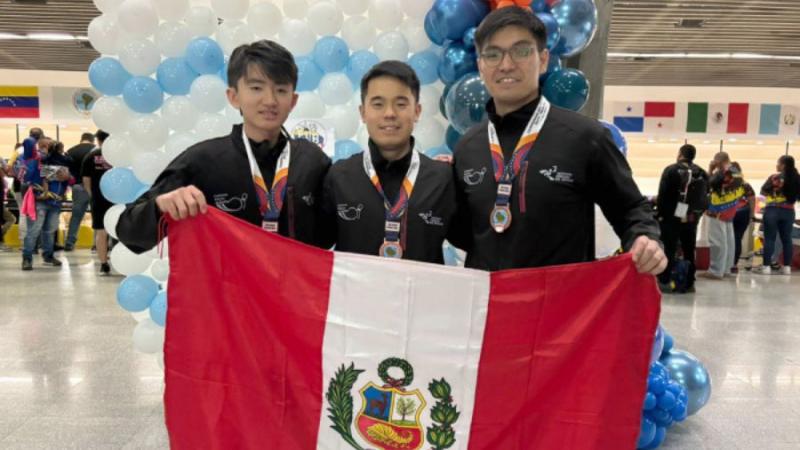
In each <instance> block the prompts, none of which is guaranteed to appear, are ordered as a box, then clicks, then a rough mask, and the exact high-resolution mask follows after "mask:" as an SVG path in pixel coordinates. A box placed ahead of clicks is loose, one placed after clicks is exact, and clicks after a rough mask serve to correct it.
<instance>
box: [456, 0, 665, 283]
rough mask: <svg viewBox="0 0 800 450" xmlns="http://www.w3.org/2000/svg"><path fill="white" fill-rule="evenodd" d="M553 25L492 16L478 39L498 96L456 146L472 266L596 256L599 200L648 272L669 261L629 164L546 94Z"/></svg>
mask: <svg viewBox="0 0 800 450" xmlns="http://www.w3.org/2000/svg"><path fill="white" fill-rule="evenodd" d="M545 43H546V32H545V27H544V25H543V24H542V22H541V21H540V20H539V19H538V18H537V17H536V16H535V15H534V14H532V13H531V12H530V11H526V10H523V9H521V8H517V7H507V8H502V9H497V10H495V11H493V12H492V13H490V14H489V15H488V16H487V17H486V18H485V19H484V21H483V22H482V23H481V25H480V26H479V27H478V31H477V33H476V36H475V46H476V49H477V51H478V55H479V56H478V68H479V71H480V73H481V78H482V79H483V81H484V83H485V84H486V88H487V89H488V91H489V93H490V94H491V95H492V97H493V98H492V100H491V101H490V102H489V103H488V105H487V110H488V113H489V120H488V121H484V122H483V123H481V124H479V125H477V126H475V127H473V128H472V129H470V130H469V131H467V133H466V134H465V135H464V137H462V138H461V140H460V141H459V143H458V145H457V146H456V149H455V154H454V158H453V160H454V170H455V179H456V186H457V191H458V193H459V196H460V198H459V202H460V211H463V215H462V214H461V213H459V214H460V216H461V219H459V221H458V222H459V225H461V226H465V227H468V229H467V231H468V232H469V234H470V235H471V240H470V241H471V242H470V244H469V246H468V248H467V261H466V265H467V266H468V267H473V268H479V269H485V270H501V269H511V268H520V267H540V266H548V265H555V264H568V263H577V262H584V261H591V260H593V259H594V204H595V203H596V204H599V205H600V207H601V209H602V211H603V214H604V215H605V216H606V217H607V218H608V219H609V222H610V223H611V225H612V226H613V227H614V230H615V232H616V233H617V235H618V236H619V237H620V238H621V240H622V244H623V247H624V249H625V250H626V251H630V252H631V253H632V254H633V261H634V262H635V264H636V267H637V269H638V270H639V271H640V272H646V273H652V274H658V273H660V272H661V271H663V270H664V268H665V267H666V264H667V260H666V257H665V256H664V252H663V251H662V250H661V246H660V243H659V242H658V237H659V229H658V223H657V222H656V220H655V217H654V216H653V214H652V211H651V209H650V206H649V205H648V204H647V201H646V199H645V198H644V197H643V196H642V195H641V193H640V192H639V189H638V188H637V187H636V184H635V183H634V181H633V178H632V174H631V170H630V167H629V166H628V164H627V162H626V161H625V159H624V158H623V157H622V155H621V154H620V152H619V150H617V148H616V146H615V144H614V142H613V140H612V139H611V136H610V134H609V133H608V131H606V130H605V129H604V127H603V126H602V125H601V124H600V123H599V122H597V121H595V120H591V119H589V118H586V117H583V116H581V115H579V114H576V113H574V112H571V111H567V110H564V109H561V108H557V107H551V106H550V105H549V102H547V101H546V99H545V98H544V97H542V96H540V90H539V86H538V80H539V75H540V74H541V73H543V72H544V71H545V70H546V68H547V61H548V53H547V50H546V49H545Z"/></svg>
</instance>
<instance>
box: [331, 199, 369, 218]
mask: <svg viewBox="0 0 800 450" xmlns="http://www.w3.org/2000/svg"><path fill="white" fill-rule="evenodd" d="M363 210H364V205H362V204H360V203H359V204H358V206H348V205H337V206H336V212H337V213H338V214H339V217H341V218H342V219H343V220H346V221H348V222H355V221H356V220H359V219H361V211H363Z"/></svg>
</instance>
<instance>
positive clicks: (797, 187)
mask: <svg viewBox="0 0 800 450" xmlns="http://www.w3.org/2000/svg"><path fill="white" fill-rule="evenodd" d="M777 169H778V173H776V174H773V175H770V177H769V178H767V181H766V182H765V183H764V185H763V186H762V187H761V194H762V195H764V196H766V197H767V205H766V207H765V208H764V262H763V264H762V266H761V267H760V268H758V269H756V270H755V271H756V272H757V273H761V274H764V275H769V274H770V273H772V269H771V268H770V266H769V262H770V261H771V258H772V254H773V252H774V251H775V237H776V235H777V236H779V237H780V239H781V246H782V247H783V267H782V268H781V274H783V275H790V274H791V273H792V227H793V226H794V219H795V212H794V204H795V202H796V201H797V197H798V194H799V193H800V176H798V173H797V168H796V167H795V162H794V158H792V157H791V156H789V155H784V156H781V157H780V159H778V166H777Z"/></svg>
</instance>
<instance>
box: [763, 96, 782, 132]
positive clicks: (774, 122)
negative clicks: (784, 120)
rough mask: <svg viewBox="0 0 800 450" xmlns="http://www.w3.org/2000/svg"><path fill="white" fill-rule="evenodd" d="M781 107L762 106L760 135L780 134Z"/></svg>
mask: <svg viewBox="0 0 800 450" xmlns="http://www.w3.org/2000/svg"><path fill="white" fill-rule="evenodd" d="M780 120H781V105H773V104H764V105H761V114H760V116H759V123H758V134H764V135H777V134H779V133H780Z"/></svg>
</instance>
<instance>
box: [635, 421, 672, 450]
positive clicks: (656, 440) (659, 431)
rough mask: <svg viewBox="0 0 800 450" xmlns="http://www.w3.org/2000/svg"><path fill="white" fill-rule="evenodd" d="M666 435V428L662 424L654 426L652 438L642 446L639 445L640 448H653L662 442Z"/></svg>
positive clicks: (643, 449)
mask: <svg viewBox="0 0 800 450" xmlns="http://www.w3.org/2000/svg"><path fill="white" fill-rule="evenodd" d="M666 437H667V429H666V428H665V427H663V426H661V427H656V435H655V437H653V440H652V441H650V443H649V444H648V445H646V446H644V447H640V448H641V449H642V450H653V449H656V448H658V447H660V446H661V444H663V443H664V438H666Z"/></svg>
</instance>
